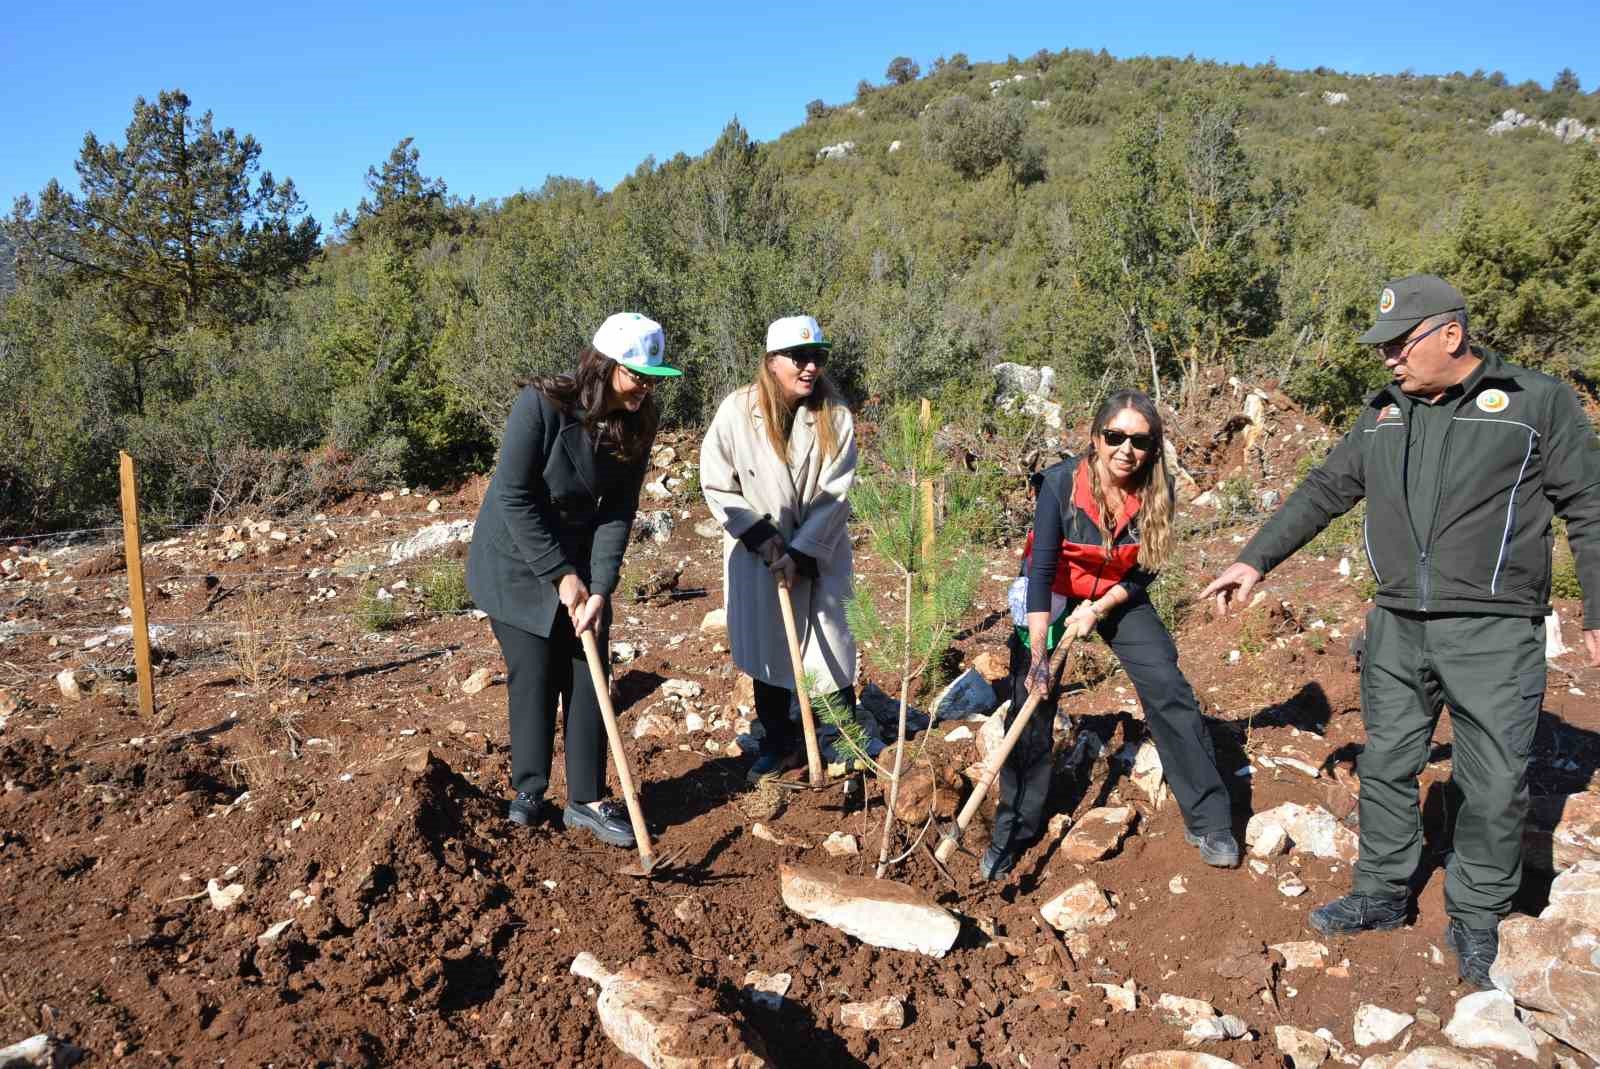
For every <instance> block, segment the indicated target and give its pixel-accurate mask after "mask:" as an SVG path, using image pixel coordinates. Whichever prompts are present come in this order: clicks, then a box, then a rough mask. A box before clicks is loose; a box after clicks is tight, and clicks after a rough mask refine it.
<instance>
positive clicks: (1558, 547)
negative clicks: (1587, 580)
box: [1550, 520, 1583, 598]
mask: <svg viewBox="0 0 1600 1069" xmlns="http://www.w3.org/2000/svg"><path fill="white" fill-rule="evenodd" d="M1555 526H1556V544H1555V551H1554V552H1553V553H1552V554H1551V557H1550V596H1551V597H1552V598H1581V597H1583V588H1582V587H1580V586H1579V585H1578V564H1577V562H1576V561H1575V560H1573V558H1572V546H1571V545H1569V544H1568V543H1567V525H1566V524H1565V523H1564V522H1563V521H1561V520H1557V521H1556V525H1555Z"/></svg>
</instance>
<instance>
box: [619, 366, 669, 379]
mask: <svg viewBox="0 0 1600 1069" xmlns="http://www.w3.org/2000/svg"><path fill="white" fill-rule="evenodd" d="M622 366H623V367H625V368H627V369H628V370H629V371H633V372H637V373H638V374H640V375H650V376H652V377H654V378H658V379H675V378H677V377H678V376H680V375H682V374H683V372H682V371H679V370H678V369H677V368H675V367H668V366H667V365H665V364H655V365H653V366H651V367H634V366H633V365H632V364H623V365H622Z"/></svg>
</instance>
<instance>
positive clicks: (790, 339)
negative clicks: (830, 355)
mask: <svg viewBox="0 0 1600 1069" xmlns="http://www.w3.org/2000/svg"><path fill="white" fill-rule="evenodd" d="M831 348H833V343H832V342H831V341H828V340H827V339H826V338H824V337H823V336H822V328H821V327H820V326H818V325H817V321H816V319H815V318H813V317H812V316H785V317H784V318H782V319H775V320H773V321H772V325H771V326H770V327H768V328H767V352H769V353H781V352H783V351H784V350H785V349H831Z"/></svg>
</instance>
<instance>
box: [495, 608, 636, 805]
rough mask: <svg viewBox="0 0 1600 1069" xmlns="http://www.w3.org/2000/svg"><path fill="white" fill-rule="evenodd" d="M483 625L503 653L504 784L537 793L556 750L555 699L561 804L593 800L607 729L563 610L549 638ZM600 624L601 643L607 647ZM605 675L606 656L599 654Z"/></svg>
mask: <svg viewBox="0 0 1600 1069" xmlns="http://www.w3.org/2000/svg"><path fill="white" fill-rule="evenodd" d="M489 625H490V626H491V627H492V628H493V629H494V637H495V639H496V640H497V641H498V642H499V643H500V650H501V652H502V653H503V654H504V655H505V659H506V702H507V711H508V713H509V715H510V721H511V786H512V787H514V788H516V789H517V790H518V791H522V792H526V793H528V794H532V795H538V796H540V797H543V796H544V793H545V791H546V790H547V789H548V788H549V786H550V763H551V761H552V759H553V758H554V755H555V737H556V704H557V701H558V700H559V702H560V708H561V733H562V740H563V745H564V746H565V748H566V753H567V803H568V804H569V805H571V804H576V803H579V802H594V801H598V800H599V799H601V798H604V797H605V793H606V790H605V788H606V729H605V724H604V722H603V721H602V720H601V719H600V704H599V702H598V700H597V699H596V698H595V693H594V681H593V680H591V679H590V678H589V662H588V659H587V658H586V657H585V656H584V653H583V644H582V643H581V642H579V641H578V638H577V636H576V635H574V634H573V633H572V621H571V620H570V619H568V617H567V612H566V610H565V609H558V610H556V618H555V622H554V623H553V624H551V625H550V637H549V638H540V637H539V636H538V635H535V634H531V633H529V632H527V631H524V630H522V629H521V628H518V627H513V626H512V625H510V624H508V623H505V622H504V621H501V620H496V619H494V618H493V617H491V618H490V620H489ZM606 632H607V629H606V628H604V627H602V629H601V632H600V636H599V639H600V649H601V650H602V651H609V649H610V646H609V645H608V644H607V638H606ZM601 658H602V659H603V660H604V661H606V662H607V664H606V673H607V677H608V678H609V676H610V671H611V668H610V664H609V662H610V659H611V658H610V654H609V652H602V654H601Z"/></svg>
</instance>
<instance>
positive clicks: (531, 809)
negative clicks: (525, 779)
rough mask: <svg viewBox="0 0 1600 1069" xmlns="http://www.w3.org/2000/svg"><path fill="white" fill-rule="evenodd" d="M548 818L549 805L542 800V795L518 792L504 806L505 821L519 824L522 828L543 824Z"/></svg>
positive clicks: (549, 815) (549, 814)
mask: <svg viewBox="0 0 1600 1069" xmlns="http://www.w3.org/2000/svg"><path fill="white" fill-rule="evenodd" d="M550 817H551V813H550V803H548V802H546V801H545V800H544V795H542V794H529V793H528V792H527V791H518V792H517V796H516V797H515V798H513V799H512V800H511V802H510V804H509V805H507V806H506V819H507V820H509V821H511V823H513V824H521V825H522V826H523V827H524V828H531V827H533V826H534V825H535V824H543V823H544V822H545V821H547V820H549V819H550Z"/></svg>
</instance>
